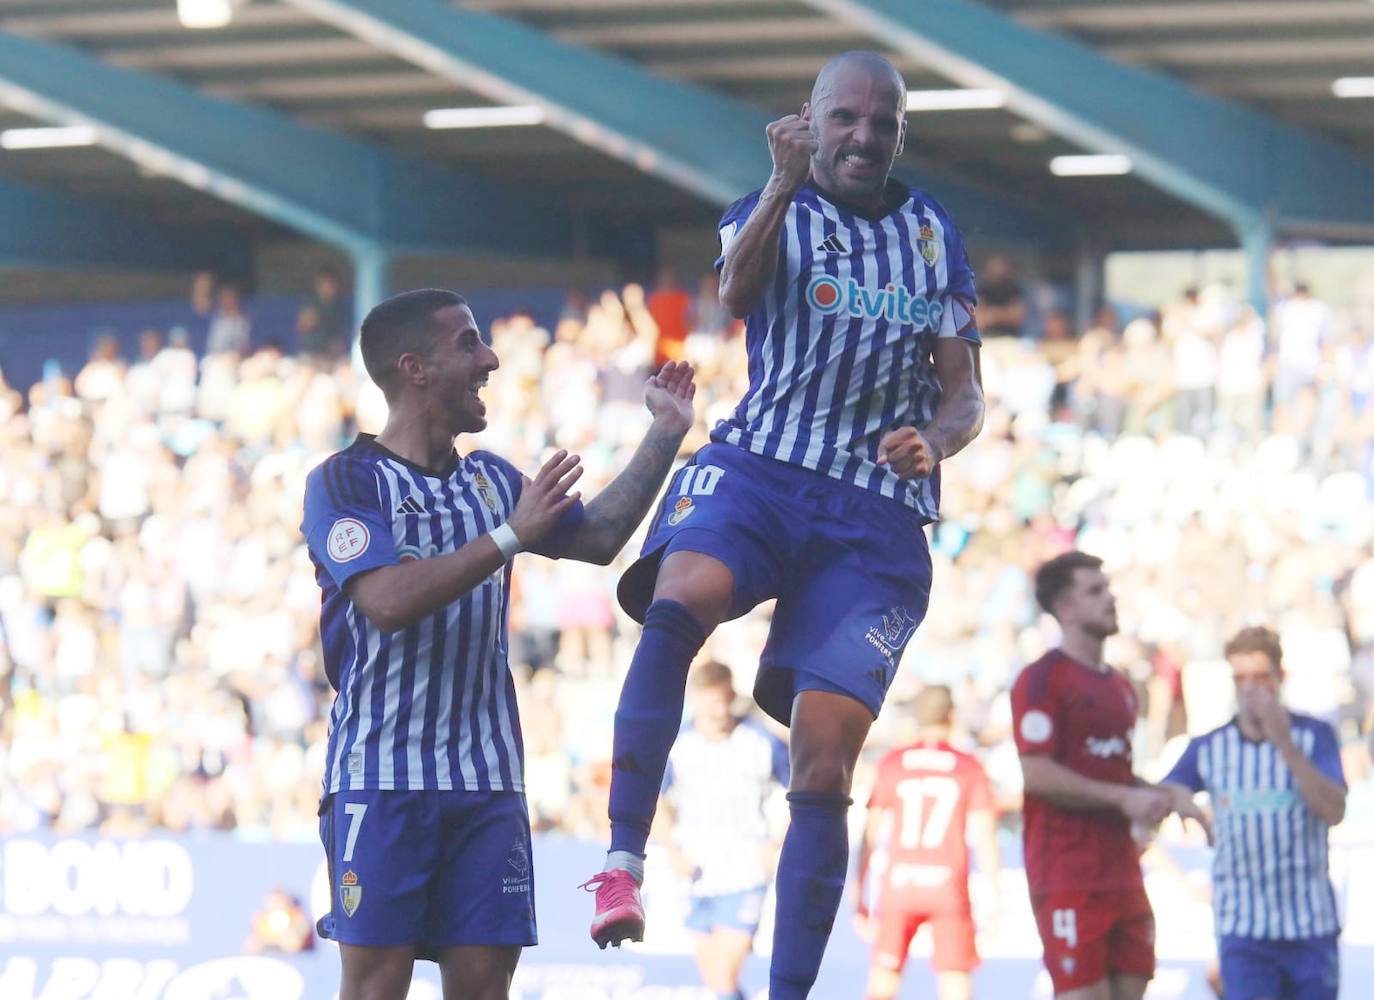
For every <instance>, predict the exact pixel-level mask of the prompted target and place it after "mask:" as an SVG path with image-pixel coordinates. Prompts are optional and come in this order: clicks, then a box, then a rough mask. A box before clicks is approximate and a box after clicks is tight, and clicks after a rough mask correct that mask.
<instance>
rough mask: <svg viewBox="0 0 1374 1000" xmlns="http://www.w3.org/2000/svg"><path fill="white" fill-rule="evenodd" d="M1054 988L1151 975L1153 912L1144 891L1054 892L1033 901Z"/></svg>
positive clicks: (1153, 955) (1149, 976) (1036, 921)
mask: <svg viewBox="0 0 1374 1000" xmlns="http://www.w3.org/2000/svg"><path fill="white" fill-rule="evenodd" d="M1031 908H1032V909H1033V910H1035V923H1036V926H1037V927H1039V928H1040V940H1041V941H1043V942H1044V944H1045V968H1047V969H1048V970H1049V973H1050V979H1051V980H1052V981H1053V982H1054V992H1055V993H1056V994H1058V993H1066V992H1068V991H1069V990H1078V989H1082V988H1083V987H1085V986H1091V985H1092V984H1093V983H1096V982H1100V981H1102V980H1103V979H1106V978H1107V977H1108V976H1139V977H1140V978H1142V979H1150V978H1152V977H1153V976H1154V974H1155V916H1154V912H1153V911H1152V910H1151V909H1150V901H1149V899H1147V898H1146V896H1145V890H1144V889H1140V888H1129V889H1104V890H1101V891H1097V892H1073V891H1061V892H1052V893H1049V894H1048V895H1044V896H1035V897H1033V898H1032V899H1031Z"/></svg>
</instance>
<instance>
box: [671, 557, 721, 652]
mask: <svg viewBox="0 0 1374 1000" xmlns="http://www.w3.org/2000/svg"><path fill="white" fill-rule="evenodd" d="M734 593H735V578H734V574H733V573H731V572H730V569H729V567H727V566H726V565H725V564H724V563H722V562H720V561H719V560H717V559H713V558H711V557H710V556H704V555H701V554H699V553H696V552H674V553H672V554H671V555H669V556H668V558H667V559H665V560H664V561H663V566H662V567H661V568H660V569H659V573H658V582H657V583H656V584H655V585H654V600H655V601H659V600H667V601H676V602H677V603H678V604H681V605H682V606H683V607H684V608H686V609H687V610H688V611H690V612H691V613H692V616H693V617H694V618H696V620H697V621H698V622H699V623H700V624H701V627H702V628H703V629H704V630H705V631H706V632H708V633H709V632H710V631H712V630H713V629H714V628H715V627H716V626H717V625H719V624H720V623H721V622H722V621H724V620H725V619H726V617H728V615H729V613H730V606H731V604H733V602H734Z"/></svg>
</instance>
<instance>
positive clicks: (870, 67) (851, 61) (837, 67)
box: [811, 49, 906, 113]
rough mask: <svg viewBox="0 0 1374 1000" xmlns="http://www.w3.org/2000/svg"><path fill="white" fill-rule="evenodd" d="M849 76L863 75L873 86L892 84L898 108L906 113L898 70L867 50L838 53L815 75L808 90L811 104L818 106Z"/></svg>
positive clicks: (904, 85) (904, 95)
mask: <svg viewBox="0 0 1374 1000" xmlns="http://www.w3.org/2000/svg"><path fill="white" fill-rule="evenodd" d="M850 73H862V74H865V75H867V76H868V78H869V79H870V80H872V81H874V82H875V83H878V82H882V83H891V85H892V88H893V90H894V91H895V92H896V93H897V95H898V107H899V108H900V109H901V110H902V112H903V113H905V111H906V81H905V80H903V79H902V74H901V73H899V72H897V67H896V66H893V65H892V63H890V62H888V61H887V60H886V59H885V58H883V57H882V56H881V55H879V54H878V53H876V52H872V51H870V50H868V49H854V50H853V51H850V52H841V53H840V54H839V55H837V56H835V57H834V58H832V59H831V60H830V61H829V62H827V63H826V64H825V65H824V66H822V67H821V71H820V72H819V73H817V74H816V82H815V83H814V84H812V86H811V103H812V105H816V104H819V103H820V102H821V101H822V100H825V99H827V98H829V97H830V96H832V95H833V94H834V92H835V89H836V87H837V86H838V82H839V80H840V79H841V78H842V77H844V76H846V75H848V74H850Z"/></svg>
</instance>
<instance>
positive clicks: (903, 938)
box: [873, 910, 978, 972]
mask: <svg viewBox="0 0 1374 1000" xmlns="http://www.w3.org/2000/svg"><path fill="white" fill-rule="evenodd" d="M927 920H929V921H930V930H931V934H932V935H933V936H934V948H933V949H932V951H931V955H930V967H931V968H932V969H934V970H935V971H936V972H972V971H973V970H974V969H976V968H978V948H977V946H976V945H975V944H974V940H973V914H971V913H969V912H968V911H967V910H964V911H959V910H952V911H946V912H942V913H916V912H913V911H910V910H886V911H880V912H879V913H878V915H877V921H878V930H877V933H876V934H874V936H873V964H874V965H875V966H877V967H878V968H880V969H889V970H891V971H892V972H901V971H902V967H903V966H905V965H906V953H907V950H908V949H909V948H910V947H911V939H912V938H913V937H915V936H916V932H917V931H918V930H920V927H921V925H922V924H923V923H925V922H926V921H927Z"/></svg>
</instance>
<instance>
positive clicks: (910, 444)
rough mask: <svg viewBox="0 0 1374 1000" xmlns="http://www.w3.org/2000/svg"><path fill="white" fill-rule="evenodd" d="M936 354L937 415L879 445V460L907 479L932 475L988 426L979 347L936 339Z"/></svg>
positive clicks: (957, 340) (885, 438) (888, 436)
mask: <svg viewBox="0 0 1374 1000" xmlns="http://www.w3.org/2000/svg"><path fill="white" fill-rule="evenodd" d="M934 355H935V374H936V376H937V377H938V378H939V379H940V386H941V392H940V402H939V403H938V404H936V407H935V415H934V417H933V418H932V419H931V421H930V423H929V424H927V425H926V426H925V427H922V428H921V429H920V430H917V429H916V428H915V427H899V428H897V429H896V430H894V431H889V432H888V433H887V434H885V435H884V436H883V439H882V441H881V442H880V443H879V445H878V462H879V464H881V465H887V466H890V467H891V468H892V471H893V472H895V473H897V475H898V476H900V477H901V478H902V479H917V478H920V477H922V476H928V475H930V474H931V473H932V472H934V471H935V467H936V466H937V465H939V464H940V462H942V461H943V460H944V459H946V458H949V456H951V455H953V454H954V453H955V452H957V451H959V450H960V449H961V448H963V447H964V445H966V444H968V443H969V442H970V441H972V440H973V439H974V438H976V437H977V436H978V432H979V431H981V430H982V429H983V375H982V372H981V370H980V366H979V359H978V346H977V345H976V344H974V343H972V342H971V341H968V340H964V339H963V338H962V337H942V338H940V339H939V340H937V341H936V342H935V347H934Z"/></svg>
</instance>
